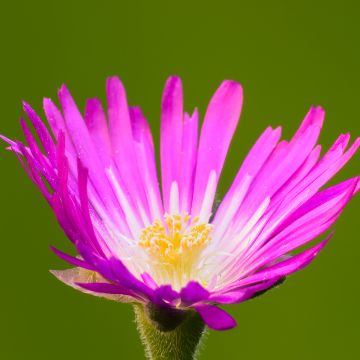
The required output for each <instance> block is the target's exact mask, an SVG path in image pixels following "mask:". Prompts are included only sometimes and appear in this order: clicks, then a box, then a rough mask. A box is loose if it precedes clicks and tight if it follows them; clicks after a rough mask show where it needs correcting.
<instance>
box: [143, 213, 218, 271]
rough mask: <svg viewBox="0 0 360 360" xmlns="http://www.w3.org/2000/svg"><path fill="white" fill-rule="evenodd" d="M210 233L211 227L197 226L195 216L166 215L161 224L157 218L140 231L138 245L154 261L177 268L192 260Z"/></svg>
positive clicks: (198, 224)
mask: <svg viewBox="0 0 360 360" xmlns="http://www.w3.org/2000/svg"><path fill="white" fill-rule="evenodd" d="M211 230H212V225H210V224H205V223H199V219H198V217H194V218H191V216H190V215H189V214H183V215H169V214H165V215H164V220H163V221H161V220H158V219H157V220H155V221H154V222H153V224H152V225H149V226H147V227H146V228H145V229H143V230H142V232H141V234H140V241H139V245H140V246H141V247H143V248H144V249H146V250H147V252H148V253H149V254H150V255H151V256H152V257H153V258H154V260H156V261H158V262H160V263H163V264H167V265H170V264H172V265H173V266H177V265H179V263H180V262H181V263H182V264H183V263H184V262H189V261H191V259H192V260H193V259H194V256H196V254H198V252H199V250H201V249H202V248H203V247H204V245H205V244H206V243H208V242H209V241H210V235H211Z"/></svg>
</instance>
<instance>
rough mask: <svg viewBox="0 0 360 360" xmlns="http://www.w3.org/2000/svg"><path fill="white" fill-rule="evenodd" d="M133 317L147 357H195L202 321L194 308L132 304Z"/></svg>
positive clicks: (182, 359) (163, 359)
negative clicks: (181, 308) (167, 307)
mask: <svg viewBox="0 0 360 360" xmlns="http://www.w3.org/2000/svg"><path fill="white" fill-rule="evenodd" d="M134 311H135V320H136V324H137V328H138V331H139V334H140V338H141V341H142V343H143V344H144V347H145V354H146V356H147V358H148V359H149V360H194V359H196V355H197V353H198V350H199V345H200V343H201V340H202V338H203V336H204V334H205V324H204V322H203V321H202V319H201V317H200V316H199V315H198V314H197V313H196V312H195V311H193V310H186V311H184V310H174V309H164V308H159V307H156V306H155V305H153V304H150V303H149V304H147V305H140V304H136V305H134Z"/></svg>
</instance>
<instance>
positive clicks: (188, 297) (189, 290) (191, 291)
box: [180, 281, 209, 305]
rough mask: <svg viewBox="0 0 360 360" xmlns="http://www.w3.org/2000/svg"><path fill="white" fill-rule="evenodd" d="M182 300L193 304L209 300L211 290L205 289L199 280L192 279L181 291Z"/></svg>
mask: <svg viewBox="0 0 360 360" xmlns="http://www.w3.org/2000/svg"><path fill="white" fill-rule="evenodd" d="M180 296H181V300H182V301H183V302H184V303H185V304H187V305H190V304H193V303H196V302H199V301H204V300H207V299H208V297H209V292H208V291H207V290H206V289H204V288H203V287H202V286H201V285H200V284H199V283H198V282H196V281H190V282H189V283H188V284H187V285H186V286H185V287H184V288H182V289H181V291H180Z"/></svg>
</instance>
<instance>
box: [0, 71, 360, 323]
mask: <svg viewBox="0 0 360 360" xmlns="http://www.w3.org/2000/svg"><path fill="white" fill-rule="evenodd" d="M106 94H107V113H105V112H104V110H103V108H102V106H101V104H100V101H99V100H97V99H90V100H88V101H87V103H86V110H85V115H84V116H83V115H82V114H81V112H80V111H79V110H78V108H77V106H76V104H75V102H74V100H73V98H72V97H71V95H70V93H69V91H68V90H67V88H66V87H65V86H62V87H61V89H60V91H59V100H60V104H61V108H62V111H60V110H59V109H58V108H57V107H56V106H55V105H54V103H53V102H52V101H51V100H49V99H44V110H45V115H46V119H47V121H48V124H49V126H50V128H51V131H48V129H47V127H46V125H45V124H44V123H43V122H42V120H41V119H40V117H39V116H38V115H37V114H36V113H35V111H34V110H33V109H32V108H31V107H30V106H29V105H28V104H26V103H24V110H25V113H26V114H27V116H28V118H29V119H30V121H31V123H32V125H33V127H34V129H35V131H36V133H37V135H38V137H39V140H40V144H41V147H42V149H43V150H42V149H41V147H40V146H39V145H38V144H37V142H36V140H35V139H34V137H33V135H32V133H31V131H30V130H29V128H28V126H27V125H26V123H25V122H24V121H23V120H21V126H22V128H23V131H24V135H25V138H26V142H27V145H24V144H23V143H21V142H19V141H12V140H9V139H8V138H5V137H2V138H3V139H4V140H5V141H6V142H7V143H8V144H9V145H10V146H9V148H10V150H11V151H12V152H13V153H15V155H16V156H17V158H18V159H19V161H20V162H21V164H22V165H23V167H24V169H25V171H26V172H27V174H28V175H29V177H30V178H31V179H32V181H33V182H34V183H35V184H36V185H37V187H38V188H39V190H40V191H41V192H42V194H43V195H44V197H45V199H46V200H47V202H48V203H49V205H50V206H51V207H52V209H53V211H54V213H55V215H56V217H57V220H58V222H59V224H60V226H61V227H62V228H63V230H64V232H65V233H66V235H67V236H68V238H69V239H70V240H71V241H72V242H73V244H74V246H75V248H76V250H77V253H78V254H79V256H78V257H73V256H70V255H67V254H65V253H63V252H61V251H59V250H57V249H55V248H52V249H53V250H54V252H55V253H56V254H57V255H58V256H60V257H61V258H62V259H64V260H65V261H67V262H68V263H70V264H72V265H74V266H75V267H74V268H72V269H69V270H64V271H53V273H54V275H55V276H57V277H58V278H59V279H60V280H61V281H63V282H65V283H66V284H68V285H70V286H72V287H74V288H76V289H79V290H81V291H84V292H88V293H91V294H93V295H98V296H103V297H107V298H110V299H113V300H116V301H123V302H140V303H153V304H155V305H156V306H158V307H164V308H176V309H188V308H191V309H194V310H195V311H197V312H198V313H199V314H200V316H201V317H202V319H203V320H204V322H205V323H206V324H207V325H208V326H209V327H210V328H213V329H217V330H225V329H229V328H232V327H234V326H235V325H236V323H235V320H234V319H233V318H232V317H231V316H230V315H229V314H227V313H226V312H225V311H224V310H222V309H220V308H219V307H218V306H217V305H218V304H232V303H239V302H242V301H245V300H247V299H250V298H252V297H254V296H256V295H257V294H259V293H260V292H263V291H265V290H266V289H268V288H270V287H272V286H274V285H275V284H277V283H279V282H280V281H282V280H283V279H284V277H286V276H288V275H290V274H291V273H293V272H295V271H298V270H300V269H302V268H303V267H304V266H306V265H307V264H309V263H310V262H311V261H312V260H313V259H314V257H315V256H316V255H317V254H318V253H319V251H320V250H321V249H322V248H323V247H324V246H325V244H326V242H327V240H328V238H329V237H330V236H331V235H330V236H328V237H327V239H326V240H323V241H321V242H320V243H318V244H316V245H313V246H312V247H310V248H308V249H307V250H304V251H302V252H300V253H299V254H298V255H291V253H292V251H293V250H295V249H298V248H300V247H302V246H303V245H305V244H307V243H308V242H310V241H311V240H313V239H314V238H316V237H317V236H318V235H321V234H322V233H324V232H325V231H326V230H327V229H329V228H330V227H331V225H332V224H333V223H334V222H335V221H336V219H337V218H338V216H339V215H340V213H341V211H342V209H343V208H344V206H345V205H346V204H347V202H348V201H349V200H350V199H351V197H352V196H353V195H354V194H355V193H356V192H357V191H358V190H359V184H360V181H359V177H354V178H351V179H348V180H346V181H344V182H342V183H339V184H337V185H334V186H331V187H329V188H326V189H324V190H320V189H321V188H322V187H323V185H325V184H326V182H327V181H328V180H330V179H331V178H332V177H333V176H334V175H335V174H336V173H337V172H338V171H339V170H340V169H341V168H342V167H343V166H344V165H345V164H346V163H347V162H348V160H349V159H350V158H351V157H352V156H353V154H354V153H355V151H356V150H357V148H358V147H359V145H360V138H357V139H356V140H355V141H354V142H353V143H352V144H351V145H350V146H349V147H348V142H349V135H348V134H342V135H340V136H339V137H338V138H337V139H336V141H335V142H334V144H333V145H332V146H331V147H330V149H329V150H327V151H326V152H325V153H324V154H323V155H322V156H320V151H321V147H320V145H317V140H318V137H319V134H320V130H321V128H322V124H323V120H324V110H323V109H322V108H320V107H312V108H311V109H310V110H309V112H308V113H307V115H306V116H305V119H304V121H303V122H302V124H301V125H300V127H299V129H298V130H297V132H296V133H295V135H294V136H293V137H292V139H291V140H289V141H285V140H280V137H281V128H280V127H278V128H275V129H273V128H271V127H268V128H267V129H266V130H265V131H264V132H263V133H262V134H261V136H260V137H259V139H258V140H257V141H256V143H255V144H254V146H253V147H252V148H251V150H250V151H249V153H248V155H247V156H246V158H245V160H244V161H243V163H242V165H241V166H240V168H239V171H238V173H237V175H236V177H235V180H234V181H233V184H232V185H231V187H230V189H229V190H228V192H227V193H226V195H225V197H224V198H223V200H222V202H221V203H220V205H219V207H218V208H217V210H216V211H215V210H214V201H215V196H216V189H217V185H218V182H219V178H220V174H221V171H222V168H223V165H224V161H225V157H226V154H227V151H228V148H229V145H230V142H231V139H232V137H233V134H234V131H235V129H236V126H237V123H238V119H239V116H240V112H241V107H242V101H243V94H242V88H241V86H240V85H239V84H238V83H237V82H234V81H224V82H223V83H222V84H221V85H220V87H219V88H218V90H217V91H216V92H215V94H214V96H213V97H212V99H211V101H210V103H209V106H208V108H207V111H206V114H205V117H204V120H203V124H202V127H201V131H200V136H199V137H198V133H199V132H198V127H199V124H198V122H199V119H198V112H197V110H195V111H194V112H193V113H192V114H188V113H186V112H184V109H183V91H182V83H181V80H180V79H179V78H178V77H170V78H169V79H168V80H167V82H166V86H165V90H164V94H163V98H162V112H161V141H160V158H161V163H160V168H161V187H160V185H159V180H158V174H157V167H156V162H155V150H154V144H153V140H152V134H151V132H150V128H149V125H148V123H147V121H146V119H145V117H144V115H143V114H142V112H141V110H140V108H138V107H129V106H128V103H127V99H126V95H125V90H124V87H123V85H122V83H121V82H120V80H119V79H118V78H116V77H112V78H109V79H108V80H107V85H106Z"/></svg>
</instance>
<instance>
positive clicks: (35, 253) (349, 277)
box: [0, 0, 360, 360]
mask: <svg viewBox="0 0 360 360" xmlns="http://www.w3.org/2000/svg"><path fill="white" fill-rule="evenodd" d="M359 18H360V3H359V2H358V1H355V0H354V1H350V0H343V1H342V2H338V1H314V0H312V1H297V2H293V1H276V0H275V1H274V0H273V1H256V0H254V1H235V0H234V1H228V0H222V1H216V2H215V1H213V2H210V1H181V2H174V1H119V0H116V1H115V0H114V1H107V0H103V1H90V0H88V1H68V0H65V1H64V0H63V1H53V2H51V1H17V2H9V1H8V2H6V3H5V2H3V3H2V5H1V13H0V34H1V35H0V36H1V45H0V46H1V56H0V74H1V98H0V99H1V108H2V114H1V126H0V128H1V129H0V132H1V133H3V134H6V135H7V136H10V137H12V138H18V139H22V135H21V131H20V126H19V123H18V118H19V116H20V115H21V114H22V110H21V103H20V100H22V99H25V100H27V101H28V102H30V103H31V104H32V105H33V106H34V107H35V109H37V110H39V111H40V112H41V101H42V97H43V96H49V97H52V98H55V97H56V90H57V88H58V87H59V86H60V85H61V84H62V83H63V82H65V83H66V84H67V85H68V86H69V88H70V90H71V91H72V93H73V95H74V97H75V98H76V100H77V102H78V104H79V106H80V107H81V108H83V106H84V100H85V98H87V97H93V96H99V97H100V98H101V99H104V92H105V91H104V83H105V78H106V77H107V76H109V75H113V74H117V75H119V76H120V77H121V78H122V79H123V81H124V83H125V86H126V88H127V92H128V98H129V102H130V103H131V104H133V105H135V104H137V105H141V107H142V108H143V111H144V112H145V114H146V116H147V117H148V119H149V120H150V121H151V126H152V128H153V130H154V132H155V134H156V139H158V123H159V107H160V97H161V92H162V87H163V84H164V81H165V79H166V77H167V76H168V75H170V74H179V75H180V76H181V77H182V79H183V82H184V87H185V94H186V95H185V96H186V108H187V110H188V111H191V110H192V109H193V107H194V106H199V109H200V113H201V114H203V113H204V111H205V108H206V104H207V102H208V100H209V98H210V96H211V94H212V93H213V92H214V90H215V89H216V87H217V86H218V85H219V83H220V81H222V80H223V79H225V78H230V79H236V80H238V81H240V82H241V83H242V85H243V87H244V93H245V104H244V110H243V114H242V118H241V123H240V126H239V128H238V131H237V133H236V137H235V140H234V143H233V145H232V147H231V152H230V155H229V157H228V159H227V164H226V165H227V166H226V169H225V171H224V176H223V178H222V181H221V187H220V194H223V193H224V191H225V189H226V186H228V185H229V183H230V181H231V179H232V177H233V176H234V174H235V172H236V169H237V166H238V164H239V162H240V161H241V160H242V159H243V156H244V154H245V153H246V151H247V150H248V149H249V147H250V146H251V144H252V143H253V142H254V140H255V139H256V137H257V136H258V135H259V134H260V132H261V131H262V130H263V129H264V128H265V127H266V126H267V125H268V124H272V125H277V124H283V125H284V135H285V136H286V137H289V136H290V135H291V134H292V133H293V131H294V130H295V129H296V127H297V126H298V123H299V121H300V120H301V119H302V117H303V116H304V115H305V113H306V112H307V110H308V107H309V106H310V105H312V104H321V105H322V106H324V107H325V109H326V111H327V118H326V123H325V127H324V131H323V134H322V136H321V142H322V143H323V144H324V146H325V147H327V146H329V145H330V144H331V142H332V141H333V139H334V138H335V137H336V136H337V135H338V134H339V133H340V132H347V131H350V132H351V133H352V134H353V135H359V130H360V126H359V119H360V109H359V97H360V89H359V83H360V70H359V64H360V48H359V37H360V23H359ZM235 164H236V165H235ZM0 166H1V190H0V191H1V217H0V226H1V261H0V271H1V279H2V286H1V290H0V291H1V297H0V302H1V304H0V319H1V321H0V333H1V334H0V358H1V359H6V360H13V359H39V360H40V359H54V360H55V359H69V360H71V359H88V360H91V359H108V358H111V359H142V358H143V350H142V348H141V346H140V343H139V340H138V335H137V333H136V330H135V326H134V323H133V313H132V309H131V308H130V306H128V305H119V304H116V303H112V302H107V301H105V300H102V299H98V298H95V297H91V296H88V295H84V294H81V293H79V292H76V291H74V290H72V289H71V288H68V287H66V286H65V285H63V284H62V283H60V282H58V281H57V280H56V279H55V278H53V277H52V276H51V275H50V273H49V272H48V269H51V268H56V269H59V268H65V267H66V265H65V264H64V263H63V262H61V261H60V260H58V259H57V258H56V257H55V256H54V255H53V254H52V253H51V252H50V250H49V249H48V244H50V243H51V244H54V245H56V246H58V247H59V248H61V249H65V250H67V249H70V247H69V243H68V241H67V240H66V238H65V236H64V235H63V233H62V231H61V230H60V228H59V227H58V225H57V223H56V221H55V218H54V216H53V214H52V213H51V211H50V210H49V208H48V207H47V205H46V203H45V201H44V200H43V199H42V198H41V196H40V193H38V191H37V190H36V189H35V187H34V186H33V185H32V183H31V182H30V181H29V180H28V179H27V178H26V176H25V174H24V173H23V171H22V169H21V168H20V166H19V165H18V163H17V161H16V159H15V158H14V157H13V156H12V155H11V154H9V153H7V152H6V151H2V152H1V154H0ZM357 173H359V156H357V157H355V159H353V160H352V162H351V163H350V164H349V165H348V166H347V167H346V168H345V170H343V171H342V172H341V174H340V175H338V176H337V177H336V179H335V181H340V180H342V179H345V178H346V177H349V176H354V175H355V174H357ZM359 205H360V203H359V198H357V199H354V200H353V201H352V202H351V204H349V206H348V207H347V209H346V210H345V211H344V214H343V215H342V217H341V218H340V220H339V221H338V222H337V224H336V226H335V228H336V230H337V232H336V235H335V237H334V239H333V241H332V242H331V243H330V245H329V246H328V247H327V248H326V249H325V250H324V252H323V253H322V254H321V255H320V256H319V258H318V259H317V260H316V261H315V263H313V264H312V265H311V266H310V267H309V268H307V269H305V270H304V271H302V272H301V273H298V274H296V275H294V276H292V277H291V278H290V279H288V280H287V282H286V283H285V285H283V286H282V287H280V288H279V289H277V290H275V291H273V292H270V293H269V294H267V295H266V296H264V297H261V298H259V299H257V300H254V301H251V302H248V303H244V304H240V305H238V306H233V307H230V309H229V310H230V312H231V313H232V314H233V315H234V316H235V317H236V319H237V320H238V324H239V325H238V327H237V328H236V329H235V330H232V331H229V332H224V333H217V332H212V331H211V332H210V336H209V337H208V340H207V343H206V347H205V348H204V350H203V351H202V357H201V359H219V358H221V359H261V358H265V357H266V358H267V359H277V360H282V359H289V358H291V359H292V360H297V359H304V358H307V359H327V360H328V359H339V358H342V359H355V358H360V349H359V344H358V342H359V323H360V312H359V294H360V282H359V267H358V264H359V252H360V242H359V240H360V239H359V235H358V231H357V226H358V223H359Z"/></svg>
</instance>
